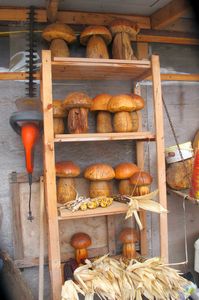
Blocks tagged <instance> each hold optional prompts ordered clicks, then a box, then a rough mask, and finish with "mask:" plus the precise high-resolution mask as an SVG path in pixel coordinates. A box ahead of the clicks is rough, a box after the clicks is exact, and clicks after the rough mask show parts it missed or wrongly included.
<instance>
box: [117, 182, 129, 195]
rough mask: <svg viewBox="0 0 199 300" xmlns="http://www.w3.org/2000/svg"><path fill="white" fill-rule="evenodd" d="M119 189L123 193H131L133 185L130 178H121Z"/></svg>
mask: <svg viewBox="0 0 199 300" xmlns="http://www.w3.org/2000/svg"><path fill="white" fill-rule="evenodd" d="M118 189H119V193H120V194H121V195H131V185H130V181H129V179H122V180H120V182H119V187H118Z"/></svg>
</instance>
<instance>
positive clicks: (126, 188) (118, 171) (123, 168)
mask: <svg viewBox="0 0 199 300" xmlns="http://www.w3.org/2000/svg"><path fill="white" fill-rule="evenodd" d="M139 170H140V169H139V168H138V166H136V165H135V164H133V163H130V162H124V163H120V164H118V165H117V166H116V167H115V179H119V180H120V182H119V187H118V188H119V193H120V194H121V195H131V185H130V180H129V178H130V177H132V175H133V174H134V173H136V172H138V171H139Z"/></svg>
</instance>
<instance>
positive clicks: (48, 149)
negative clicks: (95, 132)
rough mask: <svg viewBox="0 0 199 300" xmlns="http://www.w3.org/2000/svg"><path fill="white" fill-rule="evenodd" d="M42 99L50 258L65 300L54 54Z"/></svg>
mask: <svg viewBox="0 0 199 300" xmlns="http://www.w3.org/2000/svg"><path fill="white" fill-rule="evenodd" d="M41 99H42V102H43V116H44V122H43V123H44V125H43V126H44V182H45V201H46V206H47V214H48V235H49V238H48V249H49V251H48V255H49V269H50V276H51V285H52V295H53V300H60V297H61V283H62V281H61V264H60V245H59V225H58V216H57V196H56V174H55V153H54V132H53V112H52V75H51V52H50V51H49V50H46V51H42V80H41Z"/></svg>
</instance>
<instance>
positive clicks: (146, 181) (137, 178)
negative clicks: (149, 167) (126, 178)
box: [130, 172, 153, 186]
mask: <svg viewBox="0 0 199 300" xmlns="http://www.w3.org/2000/svg"><path fill="white" fill-rule="evenodd" d="M152 181H153V178H152V176H151V175H150V174H149V173H147V172H136V173H134V174H133V176H132V177H131V178H130V183H131V184H133V185H137V186H141V185H150V184H151V183H152Z"/></svg>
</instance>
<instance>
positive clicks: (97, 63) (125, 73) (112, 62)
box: [52, 57, 151, 80]
mask: <svg viewBox="0 0 199 300" xmlns="http://www.w3.org/2000/svg"><path fill="white" fill-rule="evenodd" d="M150 70H151V63H150V61H148V60H144V61H143V60H119V59H90V58H60V57H57V58H54V61H53V62H52V72H53V79H54V80H134V79H137V78H139V77H141V78H142V79H145V76H143V74H144V75H145V74H146V77H147V76H149V73H150V74H151V72H150ZM143 77H144V78H143Z"/></svg>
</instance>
